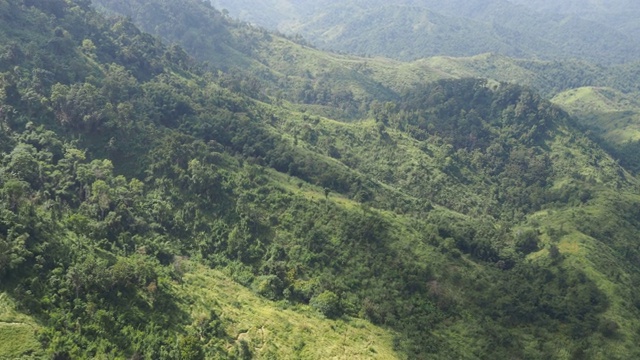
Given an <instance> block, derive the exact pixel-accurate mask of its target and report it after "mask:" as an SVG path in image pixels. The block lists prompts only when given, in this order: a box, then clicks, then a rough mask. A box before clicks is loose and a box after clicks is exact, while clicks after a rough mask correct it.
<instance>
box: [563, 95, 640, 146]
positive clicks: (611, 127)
mask: <svg viewBox="0 0 640 360" xmlns="http://www.w3.org/2000/svg"><path fill="white" fill-rule="evenodd" d="M552 101H553V102H554V103H555V104H556V105H559V106H560V107H562V108H563V109H565V110H566V111H568V112H569V113H570V114H571V115H574V116H576V118H577V119H578V120H579V121H580V122H581V123H582V124H584V125H586V126H588V127H590V128H594V129H597V130H598V131H600V134H599V135H601V136H602V137H603V138H604V139H605V140H607V141H609V142H612V143H614V144H617V145H620V144H622V143H625V142H627V141H635V140H640V101H639V100H638V99H636V97H635V96H634V95H633V94H623V93H621V92H618V91H616V90H614V89H610V88H599V87H582V88H578V89H572V90H568V91H565V92H562V93H560V94H558V95H556V96H555V97H554V98H553V99H552Z"/></svg>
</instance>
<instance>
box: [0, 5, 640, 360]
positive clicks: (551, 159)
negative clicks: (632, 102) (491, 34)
mask: <svg viewBox="0 0 640 360" xmlns="http://www.w3.org/2000/svg"><path fill="white" fill-rule="evenodd" d="M99 5H101V6H102V7H101V9H110V11H111V12H110V13H111V14H113V13H118V12H121V13H122V14H125V15H128V18H127V17H115V18H105V17H103V16H102V15H100V14H98V13H96V12H95V11H94V10H93V9H92V8H91V7H90V6H89V4H88V3H87V2H85V1H63V0H60V1H57V0H25V1H21V0H2V1H0V16H1V17H2V19H3V21H2V22H0V39H1V41H0V44H1V46H2V48H1V49H0V54H1V56H0V74H1V76H0V105H1V107H0V109H1V110H0V154H1V155H0V175H1V176H0V195H1V196H2V202H0V250H1V252H0V291H1V292H2V295H1V296H0V334H2V335H3V336H2V339H3V340H0V357H11V358H20V357H23V358H29V357H48V358H61V359H64V358H80V359H81V358H96V357H113V358H181V359H202V358H216V357H218V358H235V359H248V358H264V359H269V358H331V357H340V356H344V357H348V358H401V359H402V358H411V359H414V358H417V359H420V358H428V359H433V358H436V359H438V358H441V359H447V358H451V357H455V358H461V359H477V358H525V359H527V358H528V359H549V358H571V357H573V358H594V359H598V358H608V359H628V358H635V357H638V355H640V354H639V353H638V351H639V350H638V347H637V343H638V340H640V339H638V337H639V336H640V335H639V332H638V324H637V321H636V319H637V318H638V316H639V315H640V310H639V309H640V306H639V301H638V299H640V294H639V293H638V286H637V284H638V283H639V282H640V269H639V268H638V264H639V262H638V258H639V257H640V248H638V246H637V244H636V241H635V240H636V239H637V238H638V236H639V235H640V223H639V221H638V219H640V216H639V214H638V209H639V208H640V207H639V206H638V205H639V204H640V195H639V194H638V191H639V190H638V189H639V188H640V183H639V181H638V179H637V178H636V177H635V176H634V175H633V173H631V172H630V171H628V168H625V167H623V166H621V165H620V164H619V163H618V162H617V161H616V159H615V158H614V157H612V156H611V154H610V153H609V152H607V151H606V149H604V148H602V147H601V146H599V145H598V144H597V143H595V142H594V141H592V140H591V139H590V138H589V136H587V134H586V133H585V132H584V129H583V128H582V127H580V126H578V124H576V120H575V119H574V118H571V117H570V116H569V115H568V114H567V113H566V112H565V111H563V110H562V109H560V108H559V107H557V106H555V105H553V104H552V103H551V102H550V101H548V100H546V99H545V98H544V97H542V96H540V95H538V94H537V93H536V91H535V90H532V89H530V88H525V87H522V86H519V85H517V84H509V83H505V82H501V81H497V80H496V79H489V80H484V79H478V78H468V77H467V76H468V75H467V74H468V73H473V72H474V71H480V70H478V69H483V70H482V71H487V72H490V71H493V72H494V73H495V74H500V71H497V70H496V69H494V68H492V67H491V64H492V63H495V64H499V66H500V67H503V68H505V69H511V71H512V73H513V74H522V78H523V79H526V78H528V77H527V76H525V74H527V71H528V72H529V73H530V74H535V75H536V76H535V77H534V78H533V79H534V80H532V82H533V83H534V84H542V83H544V82H545V81H544V79H553V78H557V76H553V74H558V73H564V72H565V70H558V68H556V67H554V63H552V62H539V61H529V62H519V61H513V60H511V59H506V58H502V57H497V58H495V59H493V58H492V57H486V56H485V57H479V58H473V59H457V60H454V59H447V58H436V59H427V60H424V61H421V62H415V63H410V64H406V63H401V62H398V61H391V60H384V59H365V58H358V57H354V56H339V55H335V54H326V53H323V52H320V51H318V50H316V49H313V48H311V47H309V46H307V45H304V44H301V43H300V41H292V40H290V39H287V38H284V37H281V36H278V35H277V34H273V33H269V32H267V31H265V30H262V29H257V28H254V27H251V26H247V25H243V24H239V23H236V22H234V21H232V20H230V19H229V18H228V17H226V16H224V14H223V13H221V12H218V11H217V10H215V9H213V8H211V7H209V6H207V5H206V4H205V3H202V2H200V1H195V0H194V1H191V0H184V1H175V0H172V1H162V0H148V1H129V2H126V3H125V2H122V1H116V0H113V1H110V0H109V1H107V0H103V1H101V2H100V4H99ZM123 9H124V10H123ZM125 10H126V11H128V13H127V12H125ZM196 15H197V16H196ZM134 22H137V24H138V25H136V23H134ZM137 26H141V27H143V28H146V29H149V31H153V32H154V33H155V35H156V36H158V37H154V36H152V35H149V34H146V33H144V32H142V31H141V30H139V29H138V28H137ZM294 40H295V39H294ZM164 41H168V42H171V43H174V44H165V43H164ZM176 43H180V44H183V46H184V48H182V47H180V46H178V45H177V44H176ZM192 52H193V54H194V55H193V57H192V56H191V55H190V53H192ZM194 58H195V59H194ZM196 59H198V60H200V61H208V64H205V63H201V62H199V61H198V60H196ZM556 65H557V64H556ZM558 66H559V65H558ZM574 66H575V67H574ZM445 69H447V70H446V71H445ZM561 69H566V71H567V73H568V75H567V77H566V78H558V79H557V82H556V84H559V85H557V86H556V85H554V86H547V87H546V88H545V89H546V90H545V91H547V92H546V95H548V96H552V95H558V93H561V92H563V91H564V90H567V88H565V87H566V86H575V85H574V82H575V83H580V84H581V85H580V86H592V89H596V88H595V87H593V86H595V85H594V84H593V83H590V82H592V81H593V82H596V81H603V82H605V81H608V82H609V84H610V85H611V86H612V87H616V88H620V89H622V88H623V87H624V86H630V89H627V90H616V91H617V92H615V93H613V95H611V96H610V95H608V94H606V93H605V92H601V93H600V95H602V96H605V95H606V96H609V97H611V98H615V99H619V100H621V102H620V103H623V102H624V99H625V98H626V97H629V96H630V95H629V94H631V93H632V91H633V90H632V89H633V86H634V84H633V82H632V81H629V82H624V81H622V80H624V79H625V77H624V76H622V75H621V74H624V71H633V70H630V69H632V68H628V67H624V68H622V67H603V66H593V67H590V68H588V69H589V71H586V70H584V69H586V68H583V67H581V66H580V62H575V63H570V64H566V67H565V68H561ZM571 69H573V70H571ZM621 69H622V70H621ZM569 70H571V71H569ZM616 74H618V75H620V76H619V79H621V81H620V82H618V81H614V79H616V78H618V77H616V76H618V75H616ZM627 74H628V73H627ZM581 75H583V76H581ZM502 76H505V75H504V74H503V75H502ZM569 83H571V85H567V84H569ZM562 84H565V85H562ZM625 84H626V85H625ZM629 84H630V85H629ZM278 90H280V92H278ZM567 91H570V90H567ZM558 96H559V97H558V98H557V99H558V101H561V100H562V99H564V98H568V96H566V97H562V96H560V95H558ZM585 98H586V97H585ZM604 98H605V97H599V99H604ZM601 101H604V100H601ZM565 102H566V103H567V104H569V103H570V101H565ZM576 108H579V107H578V106H576ZM610 108H615V107H614V106H611V107H610ZM603 109H604V108H603ZM5 335H6V337H5Z"/></svg>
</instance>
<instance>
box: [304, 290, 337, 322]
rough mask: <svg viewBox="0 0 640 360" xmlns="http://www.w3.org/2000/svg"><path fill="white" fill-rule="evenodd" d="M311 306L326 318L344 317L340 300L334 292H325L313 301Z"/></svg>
mask: <svg viewBox="0 0 640 360" xmlns="http://www.w3.org/2000/svg"><path fill="white" fill-rule="evenodd" d="M310 305H311V306H312V307H313V308H314V309H316V310H318V311H320V312H321V313H322V314H324V316H326V317H328V318H331V319H335V318H337V317H339V316H340V315H342V308H341V306H340V298H339V297H338V295H336V294H335V293H333V292H332V291H324V292H323V293H322V294H320V295H318V296H315V297H313V298H312V299H311V302H310Z"/></svg>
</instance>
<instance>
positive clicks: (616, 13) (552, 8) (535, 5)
mask: <svg viewBox="0 0 640 360" xmlns="http://www.w3.org/2000/svg"><path fill="white" fill-rule="evenodd" d="M511 1H512V2H514V3H519V4H522V5H524V6H527V7H529V8H531V9H535V10H537V11H542V12H548V13H555V14H565V15H577V16H580V17H581V18H584V19H588V20H592V21H596V22H599V23H602V24H605V25H607V26H609V27H611V28H613V29H616V30H618V31H621V32H624V33H626V34H628V35H630V36H633V37H635V38H638V36H640V22H638V18H639V17H640V3H639V2H637V1H633V0H608V1H598V0H564V1H553V0H511Z"/></svg>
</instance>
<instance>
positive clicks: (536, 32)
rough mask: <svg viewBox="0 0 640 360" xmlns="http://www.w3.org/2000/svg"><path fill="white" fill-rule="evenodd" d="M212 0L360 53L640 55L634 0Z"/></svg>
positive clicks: (617, 59) (607, 60)
mask: <svg viewBox="0 0 640 360" xmlns="http://www.w3.org/2000/svg"><path fill="white" fill-rule="evenodd" d="M211 2H212V3H213V4H214V5H215V6H216V7H218V8H220V9H227V10H229V13H230V15H231V16H232V17H234V18H236V17H238V18H240V19H242V20H246V21H249V22H251V23H255V24H257V25H260V26H267V27H270V28H272V29H278V30H280V31H283V32H285V33H288V34H301V35H302V36H304V37H305V38H307V39H309V40H310V41H311V42H312V43H314V44H317V45H318V46H321V47H323V48H326V49H331V50H337V51H342V52H349V53H357V54H360V55H382V56H386V57H391V58H396V59H401V60H414V59H417V58H423V57H428V56H434V55H447V56H473V55H478V54H481V53H487V52H492V53H497V54H501V55H506V56H512V57H519V58H536V59H544V60H569V59H581V60H588V61H591V62H595V63H600V64H614V63H624V62H629V61H634V60H636V59H638V55H640V53H639V52H638V45H639V43H638V37H637V26H636V25H635V24H636V22H635V21H634V19H635V18H637V14H638V12H637V6H636V5H635V4H632V5H631V6H629V7H625V6H622V4H617V5H618V6H617V7H614V6H609V5H610V2H607V3H606V5H601V6H606V7H607V8H613V9H618V10H619V11H620V10H621V11H622V13H614V14H610V13H607V14H603V12H598V13H597V14H599V15H602V16H598V17H595V16H587V15H588V14H585V15H584V16H582V13H570V12H568V9H558V10H557V11H551V10H552V9H554V8H553V7H550V6H543V5H536V4H531V5H530V4H529V3H522V4H521V2H518V1H513V0H491V1H486V0H474V1H468V0H456V1H435V0H396V1H391V2H389V1H379V0H378V1H358V0H350V1H333V0H324V1H314V2H308V1H302V2H299V1H275V0H240V1H238V0H233V1H232V0H213V1H211ZM556 3H557V2H556ZM562 3H563V4H564V3H567V2H562ZM627 3H628V1H627ZM624 5H626V4H624ZM569 8H571V7H569ZM594 8H595V9H598V8H596V7H595V6H591V9H594ZM583 9H584V10H586V9H589V7H588V6H587V7H583ZM634 9H635V11H634ZM561 10H567V12H563V11H561ZM612 11H613V10H612Z"/></svg>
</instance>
